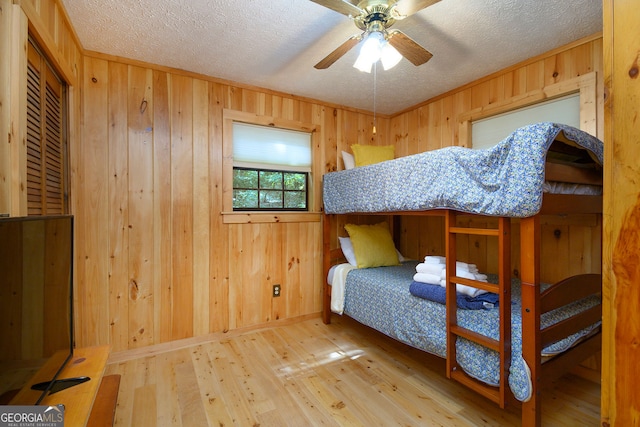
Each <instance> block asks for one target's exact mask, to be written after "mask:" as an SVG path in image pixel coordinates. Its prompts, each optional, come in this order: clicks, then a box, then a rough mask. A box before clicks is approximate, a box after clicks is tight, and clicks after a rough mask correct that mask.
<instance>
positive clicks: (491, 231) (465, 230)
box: [449, 227, 500, 236]
mask: <svg viewBox="0 0 640 427" xmlns="http://www.w3.org/2000/svg"><path fill="white" fill-rule="evenodd" d="M449 233H455V234H474V235H478V236H498V235H499V233H500V230H498V229H497V228H472V227H449Z"/></svg>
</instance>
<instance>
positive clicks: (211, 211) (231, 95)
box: [73, 53, 388, 351]
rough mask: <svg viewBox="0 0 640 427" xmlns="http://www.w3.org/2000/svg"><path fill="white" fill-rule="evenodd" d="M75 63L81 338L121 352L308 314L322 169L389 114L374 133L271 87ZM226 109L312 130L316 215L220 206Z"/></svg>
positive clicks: (89, 60)
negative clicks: (78, 80)
mask: <svg viewBox="0 0 640 427" xmlns="http://www.w3.org/2000/svg"><path fill="white" fill-rule="evenodd" d="M83 69H84V74H83V78H82V87H83V97H82V105H83V110H82V122H83V126H82V137H81V140H82V142H81V143H80V144H78V145H77V146H76V147H75V150H76V158H77V163H76V164H75V165H74V169H75V170H76V173H77V175H76V181H75V182H76V185H75V186H74V188H73V194H74V200H75V201H76V210H75V212H74V213H75V215H76V217H77V224H78V227H77V242H76V252H77V254H78V256H77V261H78V265H77V270H78V278H77V285H78V300H79V301H80V304H79V305H78V324H79V325H81V327H80V329H79V333H78V337H77V338H78V343H79V344H80V345H93V344H101V343H110V344H111V345H112V346H113V350H115V351H119V350H125V349H132V348H138V347H142V346H147V345H152V344H159V343H164V342H169V341H174V340H179V339H183V338H190V337H194V336H202V335H206V334H208V333H213V332H219V331H226V330H229V329H235V328H243V327H249V326H254V325H260V324H265V323H267V322H270V321H273V320H276V319H291V318H294V317H298V316H307V315H315V314H317V313H318V312H319V311H320V309H321V289H322V276H323V273H322V267H321V248H322V241H321V237H322V235H321V223H320V217H321V215H320V213H319V208H320V206H321V202H320V196H321V192H320V180H321V176H322V174H323V173H324V172H325V171H326V170H332V169H336V167H337V166H336V161H337V156H336V153H337V152H338V150H339V149H340V148H342V147H344V146H345V145H347V144H350V143H356V142H359V143H378V142H379V141H383V140H386V138H383V137H382V136H381V135H384V132H386V131H385V128H388V126H385V121H388V119H385V118H382V119H381V120H380V122H381V123H380V124H379V125H378V128H379V129H380V130H379V133H378V136H377V137H374V136H373V135H372V134H371V130H370V129H371V127H372V123H371V122H372V117H371V115H370V114H366V113H360V112H357V111H352V110H347V109H342V108H338V107H333V106H328V105H324V104H321V103H318V102H314V101H310V100H304V99H299V98H294V97H290V96H284V95H281V94H277V93H274V92H270V91H268V90H261V89H256V88H248V87H240V86H235V85H232V84H228V83H226V82H220V81H216V80H215V79H209V78H206V77H204V76H197V75H191V74H187V73H183V72H178V71H175V70H169V69H164V68H162V67H152V66H149V65H146V64H134V63H129V64H126V63H123V62H120V61H118V60H115V59H113V58H107V57H104V56H102V55H99V54H91V53H89V54H88V55H87V56H86V57H85V60H84V67H83ZM228 110H231V111H236V112H242V113H246V114H252V115H254V116H260V117H264V116H266V117H268V119H267V122H276V123H277V122H278V121H283V120H286V121H291V122H296V123H300V124H301V126H303V124H309V125H313V126H316V127H317V128H318V129H319V130H320V133H321V137H320V138H319V141H320V143H318V144H317V146H315V147H314V170H313V172H314V173H313V182H314V186H315V191H314V197H313V199H314V201H313V203H312V205H313V206H314V208H315V209H313V210H314V212H311V213H309V214H302V215H300V214H295V215H294V214H290V215H287V214H283V215H277V216H276V217H274V216H273V214H271V215H260V214H252V215H244V214H231V213H229V212H224V209H223V205H224V203H223V194H225V193H224V192H223V188H225V186H226V185H228V183H225V182H224V176H225V174H224V173H223V171H224V167H225V162H224V156H223V151H222V148H223V128H224V124H223V117H224V115H225V111H228ZM261 120H264V119H261ZM274 284H280V285H281V286H282V296H280V297H277V298H274V297H272V286H273V285H274Z"/></svg>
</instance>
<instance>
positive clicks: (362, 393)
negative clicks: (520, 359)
mask: <svg viewBox="0 0 640 427" xmlns="http://www.w3.org/2000/svg"><path fill="white" fill-rule="evenodd" d="M444 372H445V364H444V360H443V359H440V358H437V357H435V356H431V355H428V354H426V353H423V352H420V351H418V350H414V349H411V348H409V347H407V346H404V345H402V344H400V343H398V342H396V341H394V340H392V339H390V338H388V337H386V336H384V335H382V334H380V333H378V332H375V331H373V330H371V329H369V328H367V327H365V326H362V325H360V324H358V323H357V322H355V321H353V320H351V319H349V318H346V317H340V316H334V317H333V323H332V324H331V325H324V324H323V323H322V321H321V320H320V319H319V318H318V319H316V318H314V319H310V320H304V321H301V322H297V323H292V324H287V325H285V326H276V327H271V328H267V329H261V330H254V331H249V332H246V333H242V334H235V335H231V336H229V337H228V338H227V337H224V336H223V338H221V339H219V340H218V339H216V340H213V341H209V342H203V343H198V344H194V345H192V346H188V347H184V348H179V349H172V350H169V351H165V352H161V353H157V354H152V355H143V356H141V357H139V358H136V359H132V360H126V361H121V362H115V363H110V364H109V365H108V366H107V372H106V374H121V375H122V379H121V383H120V393H119V397H118V405H117V409H116V425H117V426H136V427H145V426H185V427H191V426H197V427H199V426H319V425H325V426H374V425H379V426H393V425H397V426H480V425H482V426H514V425H519V424H520V412H519V409H518V408H515V407H510V408H508V409H507V410H501V409H500V408H498V407H497V406H496V405H495V404H494V403H492V402H490V401H488V400H486V399H485V398H483V397H480V396H479V395H477V394H475V393H474V392H472V391H469V390H468V389H466V388H465V387H464V386H462V385H460V384H458V383H456V382H454V381H452V380H448V379H447V378H446V377H445V374H444ZM599 412H600V385H599V384H596V383H594V382H591V381H588V380H585V379H583V378H581V377H578V376H575V375H567V376H565V377H563V378H562V379H561V380H559V381H558V382H557V383H556V384H555V385H554V387H553V388H552V389H550V390H547V393H546V394H545V399H544V405H543V413H544V418H543V425H544V426H597V425H599Z"/></svg>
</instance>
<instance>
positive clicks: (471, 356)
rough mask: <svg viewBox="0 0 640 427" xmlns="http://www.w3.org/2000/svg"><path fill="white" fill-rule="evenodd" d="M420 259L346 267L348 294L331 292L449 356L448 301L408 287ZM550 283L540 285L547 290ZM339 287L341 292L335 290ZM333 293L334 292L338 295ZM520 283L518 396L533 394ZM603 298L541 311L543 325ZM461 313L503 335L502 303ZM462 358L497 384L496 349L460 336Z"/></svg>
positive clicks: (515, 289)
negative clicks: (414, 292) (525, 354)
mask: <svg viewBox="0 0 640 427" xmlns="http://www.w3.org/2000/svg"><path fill="white" fill-rule="evenodd" d="M416 265H417V262H414V261H407V262H404V263H402V265H400V266H393V267H377V268H366V269H350V271H348V273H346V282H345V286H344V294H343V295H339V294H342V292H341V289H340V288H336V287H334V288H335V289H332V298H333V297H336V298H337V299H338V300H341V298H344V306H343V309H344V313H345V314H347V315H348V316H349V317H352V318H354V319H355V320H357V321H359V322H360V323H363V324H365V325H367V326H370V327H372V328H374V329H376V330H378V331H380V332H382V333H384V334H386V335H388V336H390V337H392V338H394V339H397V340H398V341H401V342H403V343H405V344H408V345H410V346H412V347H415V348H418V349H420V350H424V351H427V352H429V353H432V354H435V355H437V356H440V357H443V358H445V357H446V342H447V334H446V322H445V319H446V307H445V305H443V304H440V303H437V302H433V301H430V300H427V299H423V298H419V297H416V296H413V295H412V294H411V293H410V292H409V287H410V285H411V282H412V280H413V275H414V273H415V271H416V269H415V268H416ZM548 286H549V285H542V288H543V290H544V289H546V288H547V287H548ZM336 291H337V292H336ZM334 293H335V294H336V295H334ZM520 295H521V293H520V283H519V281H518V280H517V279H514V280H513V281H512V295H511V297H512V301H511V304H512V307H511V311H512V314H511V334H512V337H511V339H512V355H511V368H510V373H509V386H510V388H511V390H512V392H513V394H514V396H515V397H516V399H518V400H520V401H527V400H529V398H530V397H531V379H530V373H529V369H528V367H527V366H526V363H525V362H524V359H523V358H522V317H521V308H522V305H521V298H520ZM598 303H599V300H598V298H596V297H590V298H585V299H583V300H580V301H577V302H575V303H573V304H571V305H569V306H566V307H563V308H562V309H558V310H554V311H552V312H549V313H546V314H545V315H543V316H542V318H541V320H540V323H541V326H542V327H546V326H549V325H552V324H555V323H557V322H559V321H561V320H563V319H565V318H567V317H570V316H572V315H574V314H576V313H578V312H580V311H583V310H586V309H588V308H590V307H592V306H595V305H597V304H598ZM332 309H333V310H334V311H336V309H335V304H332ZM457 313H458V324H459V325H460V326H462V327H464V328H468V329H470V330H473V331H475V332H478V333H481V334H483V335H485V336H488V337H491V338H493V339H496V340H498V339H499V324H500V318H499V310H498V308H497V307H496V308H492V309H481V310H463V309H460V310H458V311H457ZM599 324H600V323H599V322H598V323H597V324H594V325H592V326H590V327H589V328H586V329H584V330H582V331H581V332H579V333H577V334H574V335H571V336H569V337H567V338H564V339H562V340H561V341H558V342H555V343H553V344H552V345H550V346H548V347H547V348H545V349H544V350H543V356H552V355H554V354H558V353H561V352H563V351H565V350H567V349H569V348H571V347H572V346H573V345H575V344H576V343H577V342H578V341H580V340H581V339H583V338H584V337H586V336H588V335H589V334H591V333H593V332H594V331H595V330H596V329H597V328H598V326H599ZM457 357H458V363H459V364H460V366H461V367H462V368H463V369H464V370H465V372H466V373H467V374H469V375H470V376H472V377H474V378H476V379H478V380H480V381H482V382H484V383H487V384H490V385H493V386H497V385H499V379H500V362H499V357H498V353H496V352H494V351H493V350H490V349H488V348H486V347H483V346H480V345H478V344H476V343H474V342H471V341H468V340H465V339H462V338H461V339H458V342H457Z"/></svg>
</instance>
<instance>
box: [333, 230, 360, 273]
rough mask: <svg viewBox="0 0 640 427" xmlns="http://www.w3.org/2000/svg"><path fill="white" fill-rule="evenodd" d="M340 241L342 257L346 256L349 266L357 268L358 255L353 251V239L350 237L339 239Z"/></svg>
mask: <svg viewBox="0 0 640 427" xmlns="http://www.w3.org/2000/svg"><path fill="white" fill-rule="evenodd" d="M338 239H340V249H342V255H344V257H345V258H346V259H347V262H348V263H349V264H351V265H353V266H354V267H357V266H358V263H357V262H356V254H355V252H354V251H353V245H352V244H351V239H350V238H348V237H338Z"/></svg>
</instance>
